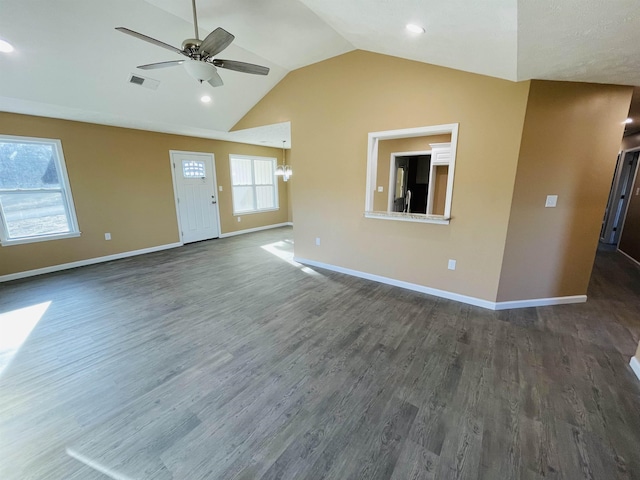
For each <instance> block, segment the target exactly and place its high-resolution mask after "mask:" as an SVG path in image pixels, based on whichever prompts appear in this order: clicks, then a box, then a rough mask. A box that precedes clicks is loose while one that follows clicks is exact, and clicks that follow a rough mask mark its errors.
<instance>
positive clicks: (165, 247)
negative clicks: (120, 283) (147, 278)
mask: <svg viewBox="0 0 640 480" xmlns="http://www.w3.org/2000/svg"><path fill="white" fill-rule="evenodd" d="M182 245H183V244H182V242H177V243H168V244H166V245H158V246H157V247H149V248H142V249H140V250H132V251H129V252H122V253H115V254H113V255H107V256H104V257H95V258H88V259H86V260H78V261H77V262H70V263H62V264H60V265H52V266H50V267H44V268H36V269H35V270H27V271H25V272H17V273H10V274H8V275H2V276H0V282H9V281H11V280H18V279H20V278H27V277H34V276H36V275H43V274H45V273H52V272H59V271H61V270H69V269H70V268H77V267H84V266H86V265H93V264H95V263H103V262H110V261H112V260H119V259H121V258H127V257H134V256H136V255H144V254H145V253H153V252H159V251H161V250H168V249H170V248H176V247H181V246H182Z"/></svg>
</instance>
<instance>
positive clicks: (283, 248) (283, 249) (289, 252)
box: [260, 240, 324, 277]
mask: <svg viewBox="0 0 640 480" xmlns="http://www.w3.org/2000/svg"><path fill="white" fill-rule="evenodd" d="M260 248H262V249H263V250H265V251H267V252H269V253H270V254H271V255H275V256H276V257H278V258H279V259H281V260H284V261H285V262H287V263H288V264H290V265H293V266H294V267H296V268H299V269H300V270H301V271H303V272H304V273H306V274H308V275H314V276H317V277H322V276H324V275H322V274H321V273H318V272H316V271H315V270H313V269H312V268H309V267H307V266H306V265H303V264H301V263H298V262H296V261H295V260H294V259H293V242H292V241H290V240H285V241H279V242H274V243H270V244H268V245H262V247H260Z"/></svg>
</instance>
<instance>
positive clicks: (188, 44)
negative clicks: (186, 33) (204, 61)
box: [182, 38, 202, 52]
mask: <svg viewBox="0 0 640 480" xmlns="http://www.w3.org/2000/svg"><path fill="white" fill-rule="evenodd" d="M201 44H202V40H199V39H197V38H187V39H186V40H185V41H184V42H182V50H184V51H192V52H196V51H198V50H199V49H200V45H201Z"/></svg>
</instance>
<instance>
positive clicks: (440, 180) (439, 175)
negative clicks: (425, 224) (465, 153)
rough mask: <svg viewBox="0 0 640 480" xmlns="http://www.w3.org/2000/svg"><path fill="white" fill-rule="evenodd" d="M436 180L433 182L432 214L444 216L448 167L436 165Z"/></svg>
mask: <svg viewBox="0 0 640 480" xmlns="http://www.w3.org/2000/svg"><path fill="white" fill-rule="evenodd" d="M435 173H436V179H435V182H433V185H434V187H435V188H434V192H433V214H434V215H444V209H445V206H446V203H447V180H448V179H449V166H448V165H436V172H435Z"/></svg>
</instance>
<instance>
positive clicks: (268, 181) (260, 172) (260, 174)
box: [254, 160, 274, 185]
mask: <svg viewBox="0 0 640 480" xmlns="http://www.w3.org/2000/svg"><path fill="white" fill-rule="evenodd" d="M254 167H255V171H256V185H273V181H274V171H273V161H272V160H254Z"/></svg>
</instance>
